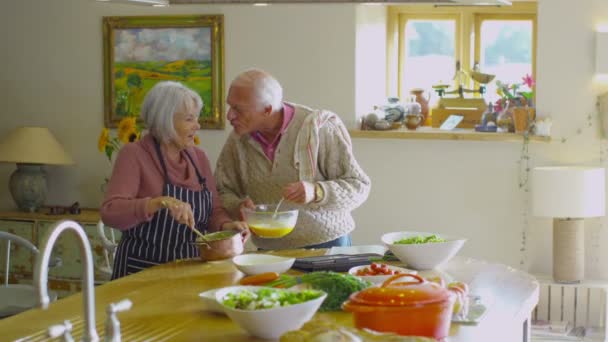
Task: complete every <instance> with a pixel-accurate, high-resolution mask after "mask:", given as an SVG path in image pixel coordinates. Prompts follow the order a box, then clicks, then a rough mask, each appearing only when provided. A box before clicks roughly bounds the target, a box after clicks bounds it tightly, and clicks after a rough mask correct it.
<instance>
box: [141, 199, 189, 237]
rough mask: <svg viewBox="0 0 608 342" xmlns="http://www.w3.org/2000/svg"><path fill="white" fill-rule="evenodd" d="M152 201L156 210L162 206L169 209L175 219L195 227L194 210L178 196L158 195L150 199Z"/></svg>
mask: <svg viewBox="0 0 608 342" xmlns="http://www.w3.org/2000/svg"><path fill="white" fill-rule="evenodd" d="M150 202H152V203H151V206H153V208H154V207H155V208H156V210H158V209H160V208H167V209H169V213H170V214H171V216H172V217H173V219H174V220H175V221H177V222H179V223H181V224H185V225H187V226H188V227H190V228H192V229H194V225H195V222H194V213H193V212H192V207H191V206H190V204H189V203H186V202H182V201H180V200H178V199H177V198H173V197H169V196H161V197H156V198H154V199H152V200H150ZM156 210H154V211H156Z"/></svg>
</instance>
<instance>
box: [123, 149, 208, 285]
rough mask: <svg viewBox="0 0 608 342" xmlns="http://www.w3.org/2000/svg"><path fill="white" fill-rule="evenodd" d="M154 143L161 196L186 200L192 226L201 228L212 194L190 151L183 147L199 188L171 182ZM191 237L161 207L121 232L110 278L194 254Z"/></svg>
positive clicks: (182, 226) (193, 237)
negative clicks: (149, 217)
mask: <svg viewBox="0 0 608 342" xmlns="http://www.w3.org/2000/svg"><path fill="white" fill-rule="evenodd" d="M154 146H155V148H156V154H157V155H158V159H159V160H160V164H161V166H162V169H163V173H164V178H165V184H164V186H163V196H170V197H173V198H176V199H178V200H180V201H182V202H185V203H189V204H190V206H191V207H192V212H193V213H194V220H195V227H196V229H197V230H199V231H203V232H204V231H205V230H206V228H207V224H208V222H209V217H210V216H211V211H212V207H213V197H212V196H211V192H210V191H209V189H207V185H206V182H205V178H204V177H202V176H201V174H200V172H199V171H198V169H197V167H196V164H194V161H193V160H192V157H190V154H188V152H185V151H184V152H185V153H186V156H187V157H188V159H189V160H190V162H191V163H192V165H193V166H194V170H195V171H196V176H197V177H198V181H199V183H200V185H201V189H202V190H200V191H193V190H189V189H186V188H183V187H179V186H175V185H173V184H171V182H170V181H169V176H168V173H167V167H166V165H165V160H164V159H163V155H162V153H161V151H160V145H159V144H158V142H157V141H156V140H155V141H154ZM195 240H196V234H195V233H194V232H193V231H192V230H190V228H188V226H186V225H185V224H181V223H178V222H177V221H175V220H174V219H173V217H172V216H171V214H170V212H169V209H167V208H162V209H160V210H158V211H157V212H156V213H155V214H154V216H153V217H152V219H151V220H150V221H148V222H143V223H140V224H138V225H137V226H135V227H133V228H130V229H128V230H126V231H124V232H123V234H122V238H121V240H120V242H119V243H118V247H117V248H116V254H115V256H114V268H113V271H112V279H117V278H120V277H124V276H126V275H129V274H133V273H137V272H139V271H141V270H143V269H146V268H148V267H152V266H154V265H158V264H163V263H166V262H169V261H173V260H176V259H187V258H194V257H198V256H199V255H200V254H199V249H198V247H197V246H196V245H194V244H193V242H194V241H195Z"/></svg>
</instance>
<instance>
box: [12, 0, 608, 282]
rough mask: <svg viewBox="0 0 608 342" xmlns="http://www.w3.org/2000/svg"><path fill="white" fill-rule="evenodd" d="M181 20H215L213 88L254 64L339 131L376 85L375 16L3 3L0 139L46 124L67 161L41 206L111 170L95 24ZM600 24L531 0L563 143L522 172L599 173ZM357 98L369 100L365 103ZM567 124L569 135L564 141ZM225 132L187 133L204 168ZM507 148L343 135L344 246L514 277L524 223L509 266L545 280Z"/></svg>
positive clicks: (95, 189)
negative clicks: (418, 238)
mask: <svg viewBox="0 0 608 342" xmlns="http://www.w3.org/2000/svg"><path fill="white" fill-rule="evenodd" d="M572 6H576V7H577V8H576V11H574V10H572ZM188 13H190V14H193V13H198V14H218V13H222V14H224V16H225V46H226V51H225V56H226V58H225V62H226V66H225V70H226V78H225V79H226V83H227V84H228V83H229V82H230V80H231V79H232V77H234V75H236V74H237V73H238V72H239V71H241V70H243V69H245V68H247V67H251V66H258V67H262V68H265V69H267V70H268V71H270V72H272V73H273V74H275V75H276V76H277V77H278V78H279V80H281V81H282V83H283V85H284V88H285V91H286V96H287V98H288V99H289V100H292V101H296V102H301V103H305V104H308V105H311V106H319V107H324V108H328V109H332V110H334V111H336V112H337V113H339V114H340V115H341V116H342V117H343V119H344V120H345V121H346V122H349V123H354V117H355V113H356V112H357V113H358V114H361V113H360V112H364V111H365V110H366V108H365V107H366V106H369V105H370V103H373V97H375V96H379V95H378V94H380V95H381V94H382V91H383V90H384V89H385V83H384V82H382V83H381V84H378V85H377V88H374V87H373V85H374V84H376V83H377V82H380V81H382V78H381V77H378V76H377V75H378V74H379V73H382V70H383V69H384V68H383V67H378V65H376V64H375V63H382V58H383V56H384V54H385V51H381V50H382V49H380V51H378V46H382V44H381V42H380V43H379V42H378V41H372V42H368V43H366V42H365V40H364V39H363V37H364V36H365V34H371V35H380V36H381V35H382V30H378V28H379V27H381V26H382V25H381V24H382V20H383V18H384V14H383V12H382V11H380V10H378V9H377V8H368V9H365V8H362V7H361V6H355V5H274V6H269V7H261V8H256V7H251V6H243V5H233V6H173V7H171V8H148V7H135V6H128V5H116V4H103V3H97V2H94V1H89V0H53V1H38V0H20V1H11V2H8V3H6V4H3V8H2V11H1V12H0V45H1V46H2V53H0V65H2V66H3V67H2V68H0V81H1V82H0V84H1V87H2V89H1V91H0V99H1V100H2V107H1V108H2V109H0V136H2V135H3V134H6V133H7V132H9V131H10V130H12V129H14V128H15V127H17V126H20V125H42V126H47V127H49V128H50V129H51V130H52V131H53V132H54V133H55V135H56V136H57V137H58V139H59V140H60V141H61V142H62V143H63V144H64V146H65V147H66V149H67V150H68V152H69V153H70V154H71V155H72V156H73V157H74V159H75V160H76V162H77V165H75V166H73V167H49V177H50V179H51V184H50V188H49V191H50V198H49V201H48V202H49V203H54V204H68V203H70V202H73V201H75V200H78V201H80V202H81V203H82V204H83V205H85V206H91V207H95V206H98V204H99V202H100V200H101V193H100V191H99V185H100V183H101V182H102V180H103V178H104V177H105V176H107V175H108V174H109V173H110V171H111V168H110V165H109V164H108V162H107V160H105V159H104V156H103V155H101V154H100V153H99V152H97V150H96V141H97V135H98V133H99V130H100V129H101V127H102V124H103V79H102V39H101V38H102V32H101V20H102V19H101V18H102V17H103V16H110V15H150V14H188ZM600 19H603V20H605V21H608V3H605V1H604V0H584V1H574V0H541V1H540V5H539V15H538V20H539V26H538V27H539V35H538V38H539V50H538V72H537V76H538V87H537V88H538V99H537V104H538V109H539V113H540V114H541V115H551V116H552V117H553V119H554V122H555V123H554V132H555V134H556V135H555V136H556V137H560V136H562V135H564V136H568V137H569V136H574V137H573V138H572V139H569V140H568V142H566V143H561V142H560V141H559V139H554V142H552V143H550V144H542V143H533V144H531V146H530V149H531V154H532V157H533V159H532V164H533V165H545V164H547V163H551V162H555V163H558V162H559V163H588V164H596V165H597V164H598V163H599V150H600V141H599V139H597V138H596V135H595V134H593V133H592V132H590V131H589V130H586V129H585V123H586V120H585V116H586V114H588V113H592V112H594V102H595V95H596V94H597V93H598V92H599V91H602V90H604V89H602V87H603V86H601V85H597V84H594V83H593V82H592V73H593V63H592V62H593V53H594V50H593V49H594V47H593V24H594V22H595V21H598V20H600ZM370 32H371V33H370ZM374 32H375V33H374ZM366 44H369V45H366ZM374 51H377V54H374ZM379 56H380V57H379ZM364 83H365V84H366V85H365V86H363V84H364ZM370 85H372V87H371V88H370ZM365 89H381V91H378V92H376V91H373V93H374V95H369V94H368V91H366V90H365ZM369 96H372V97H369ZM578 127H581V128H583V133H582V134H581V135H576V134H575V131H576V128H578ZM228 132H229V130H228V129H226V130H224V131H201V133H200V136H201V140H202V146H203V148H205V149H206V151H207V152H208V153H209V155H210V158H211V159H212V161H213V162H214V161H215V159H216V158H217V155H218V153H219V151H220V149H221V146H222V144H223V142H224V140H225V138H226V136H227V134H228ZM520 148H521V143H513V142H468V141H464V142H462V141H427V140H424V141H423V140H420V141H417V140H368V139H355V140H354V149H355V153H356V156H357V158H358V160H359V162H360V164H361V165H362V166H363V168H364V169H365V170H366V171H367V172H368V174H369V175H370V177H371V178H372V181H373V187H372V193H371V195H370V198H369V200H368V201H367V202H366V203H365V204H364V205H363V206H362V207H361V208H360V209H358V210H357V211H356V212H355V218H356V220H357V224H358V229H357V230H356V231H355V233H354V241H355V243H359V244H366V243H378V242H379V236H380V235H381V234H382V233H384V232H388V231H394V230H401V229H409V230H424V231H435V232H441V233H448V234H451V235H458V236H465V237H467V238H468V239H469V241H468V242H467V244H466V245H465V248H464V250H463V252H462V254H465V255H470V256H475V257H481V258H485V259H488V260H492V261H499V262H503V263H507V264H510V265H513V266H516V267H519V266H520V259H521V258H522V255H523V254H522V253H521V252H520V247H521V242H522V231H523V230H524V228H525V227H528V228H527V234H528V242H527V253H526V256H527V261H528V262H527V264H525V265H523V267H525V268H528V267H531V269H532V270H533V271H543V272H550V255H551V250H550V248H551V247H550V246H551V244H550V241H551V236H550V229H549V227H550V222H548V220H540V219H534V218H531V217H528V220H529V223H528V224H526V223H525V220H526V213H527V209H526V208H527V206H528V204H527V194H526V193H525V192H523V191H521V190H520V189H519V188H518V164H517V161H518V160H519V155H520ZM13 169H14V165H7V164H0V180H4V181H0V208H1V209H8V208H12V207H14V205H13V203H12V200H11V198H10V195H9V194H8V187H7V179H8V176H9V174H10V172H12V170H13ZM602 221H603V220H597V219H596V220H589V221H588V226H589V228H590V229H589V230H588V232H589V234H588V236H589V237H590V238H591V237H593V238H597V237H600V238H601V239H602V241H603V242H604V245H605V242H608V236H606V235H608V233H606V229H605V228H603V227H600V225H601V222H602ZM590 245H593V246H592V247H593V248H590V250H591V252H590V254H589V256H588V261H589V265H590V266H591V267H590V273H589V274H590V275H591V276H594V277H598V276H603V277H606V278H608V265H607V264H606V263H605V262H603V261H602V262H600V261H601V260H605V259H606V255H605V253H604V254H602V253H601V252H599V251H598V250H599V247H598V244H597V243H593V244H592V243H590Z"/></svg>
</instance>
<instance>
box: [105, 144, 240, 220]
mask: <svg viewBox="0 0 608 342" xmlns="http://www.w3.org/2000/svg"><path fill="white" fill-rule="evenodd" d="M185 151H188V154H190V156H191V157H192V160H193V161H194V163H195V164H196V167H197V168H198V170H199V172H200V173H201V176H202V177H204V178H205V179H206V183H207V188H208V189H209V191H211V194H212V196H213V211H212V213H211V217H210V221H209V230H212V231H217V230H220V229H221V226H222V225H223V224H224V223H226V222H230V221H232V220H231V219H230V217H229V216H228V214H227V212H226V210H225V209H224V207H223V206H222V203H221V200H220V197H219V196H218V193H217V188H216V186H215V179H214V178H213V173H212V172H211V167H210V163H209V159H208V158H207V155H206V154H205V152H204V151H203V150H201V149H199V148H196V147H190V148H187V149H186V150H182V151H181V152H180V158H179V160H178V161H173V160H170V159H169V158H167V156H166V155H163V159H164V161H165V165H166V166H167V173H168V175H169V181H170V182H171V183H172V184H174V185H176V186H180V187H184V188H188V189H190V190H195V191H200V190H201V186H200V184H199V181H198V177H197V176H196V170H195V169H194V166H193V165H192V163H191V162H190V159H188V157H187V156H186V153H185ZM164 183H165V180H164V177H163V169H162V166H161V164H160V160H159V159H158V156H157V153H156V151H155V148H154V140H153V139H152V136H151V135H149V134H148V135H146V136H145V137H144V138H143V139H141V140H140V141H138V142H135V143H130V144H126V145H125V146H123V147H122V149H121V150H120V152H119V153H118V156H117V158H116V162H115V164H114V170H113V171H112V177H111V178H110V182H109V183H108V187H107V190H106V195H105V199H104V201H103V204H102V205H101V209H100V214H101V220H102V221H103V222H104V223H105V224H107V225H109V226H111V227H114V228H118V229H120V230H127V229H129V228H133V227H135V226H136V225H138V224H139V223H142V222H146V221H150V220H151V219H152V217H153V216H154V214H147V213H146V205H147V203H148V201H149V200H150V199H152V198H154V197H157V196H162V192H163V186H164Z"/></svg>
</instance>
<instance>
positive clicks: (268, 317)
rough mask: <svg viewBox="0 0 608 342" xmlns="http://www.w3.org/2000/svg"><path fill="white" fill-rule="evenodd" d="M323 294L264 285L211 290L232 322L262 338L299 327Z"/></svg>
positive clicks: (276, 335)
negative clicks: (214, 291)
mask: <svg viewBox="0 0 608 342" xmlns="http://www.w3.org/2000/svg"><path fill="white" fill-rule="evenodd" d="M325 297H327V294H326V293H325V292H323V291H319V290H312V289H305V290H295V289H294V290H292V289H275V288H271V287H265V286H231V287H226V288H223V289H219V290H217V291H216V293H215V298H216V299H217V301H218V302H219V303H220V304H221V305H222V306H223V308H224V312H225V313H226V315H228V317H230V319H232V321H233V322H235V323H236V324H238V325H239V326H240V327H241V328H243V329H244V330H246V331H247V332H248V333H249V334H250V335H252V336H255V337H260V338H263V339H278V338H279V337H280V336H281V335H283V334H284V333H286V332H287V331H290V330H297V329H300V328H301V327H302V325H303V324H304V323H306V322H308V321H309V320H310V319H311V318H312V317H313V316H314V314H315V313H316V312H317V310H318V309H319V307H320V306H321V304H322V303H323V301H324V300H325Z"/></svg>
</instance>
